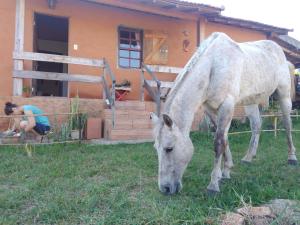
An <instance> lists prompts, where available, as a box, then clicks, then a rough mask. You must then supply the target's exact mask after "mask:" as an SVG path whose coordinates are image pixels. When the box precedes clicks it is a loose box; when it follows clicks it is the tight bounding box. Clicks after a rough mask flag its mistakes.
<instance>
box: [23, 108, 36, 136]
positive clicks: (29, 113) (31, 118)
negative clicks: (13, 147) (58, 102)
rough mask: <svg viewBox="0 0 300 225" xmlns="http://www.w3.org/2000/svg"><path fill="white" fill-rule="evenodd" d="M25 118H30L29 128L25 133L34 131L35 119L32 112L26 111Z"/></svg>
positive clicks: (27, 127)
mask: <svg viewBox="0 0 300 225" xmlns="http://www.w3.org/2000/svg"><path fill="white" fill-rule="evenodd" d="M24 114H25V116H27V118H28V126H26V128H25V132H27V131H30V130H32V128H34V127H35V118H34V114H33V113H32V111H31V110H26V111H24Z"/></svg>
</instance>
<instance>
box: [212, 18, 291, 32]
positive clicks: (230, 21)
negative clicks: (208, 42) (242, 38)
mask: <svg viewBox="0 0 300 225" xmlns="http://www.w3.org/2000/svg"><path fill="white" fill-rule="evenodd" d="M206 19H207V21H209V22H213V23H220V24H225V25H230V26H237V27H242V28H247V29H252V30H256V31H261V32H264V33H269V34H271V33H273V32H274V33H276V34H279V35H286V34H287V33H288V32H290V31H293V30H292V29H287V28H282V27H276V26H272V25H268V24H264V23H260V22H256V21H251V20H244V19H237V18H233V17H226V16H221V15H206Z"/></svg>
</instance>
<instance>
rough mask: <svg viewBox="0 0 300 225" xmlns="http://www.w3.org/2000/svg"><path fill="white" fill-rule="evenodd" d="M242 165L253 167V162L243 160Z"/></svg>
mask: <svg viewBox="0 0 300 225" xmlns="http://www.w3.org/2000/svg"><path fill="white" fill-rule="evenodd" d="M241 163H242V164H244V165H251V164H252V162H251V161H246V160H241Z"/></svg>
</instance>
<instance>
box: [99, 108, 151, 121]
mask: <svg viewBox="0 0 300 225" xmlns="http://www.w3.org/2000/svg"><path fill="white" fill-rule="evenodd" d="M115 117H116V118H122V119H123V118H128V119H143V118H150V113H149V112H146V111H137V110H116V111H115ZM104 118H105V119H112V110H111V109H105V110H104Z"/></svg>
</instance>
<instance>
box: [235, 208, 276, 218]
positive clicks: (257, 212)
mask: <svg viewBox="0 0 300 225" xmlns="http://www.w3.org/2000/svg"><path fill="white" fill-rule="evenodd" d="M237 212H238V213H239V214H241V215H244V216H247V217H274V215H273V213H272V210H271V209H270V208H269V207H267V206H261V207H252V206H250V207H243V208H240V209H238V210H237Z"/></svg>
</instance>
